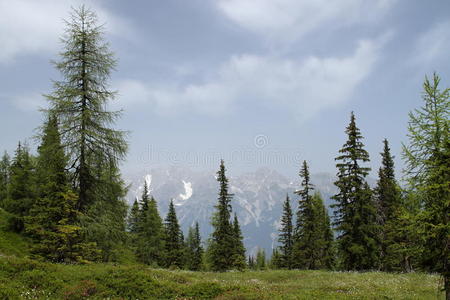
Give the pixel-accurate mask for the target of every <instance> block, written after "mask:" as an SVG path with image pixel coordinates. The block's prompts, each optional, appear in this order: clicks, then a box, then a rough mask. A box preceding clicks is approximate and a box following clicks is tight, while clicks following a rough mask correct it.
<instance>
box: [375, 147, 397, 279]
mask: <svg viewBox="0 0 450 300" xmlns="http://www.w3.org/2000/svg"><path fill="white" fill-rule="evenodd" d="M383 144H384V148H383V152H382V153H381V157H382V166H381V168H380V170H379V171H378V182H377V186H376V188H375V191H374V192H375V200H376V206H377V221H378V225H379V226H380V237H379V240H380V269H381V270H383V271H392V270H394V269H396V268H397V267H398V265H399V264H400V263H401V262H400V261H398V262H394V258H393V257H392V255H393V254H391V253H389V249H393V247H392V246H393V244H394V243H395V240H397V238H396V237H395V235H394V233H395V230H396V229H395V228H396V226H397V225H398V218H399V217H400V205H401V193H400V188H399V186H398V184H397V181H396V180H395V170H394V158H393V156H392V155H391V153H390V148H389V143H388V141H387V140H386V139H385V140H384V141H383Z"/></svg>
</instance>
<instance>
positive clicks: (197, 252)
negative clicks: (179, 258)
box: [186, 222, 203, 271]
mask: <svg viewBox="0 0 450 300" xmlns="http://www.w3.org/2000/svg"><path fill="white" fill-rule="evenodd" d="M186 245H187V248H188V252H187V268H188V269H189V270H191V271H199V270H201V268H202V257H203V247H202V241H201V237H200V227H199V225H198V222H195V226H194V227H189V233H188V237H187V241H186Z"/></svg>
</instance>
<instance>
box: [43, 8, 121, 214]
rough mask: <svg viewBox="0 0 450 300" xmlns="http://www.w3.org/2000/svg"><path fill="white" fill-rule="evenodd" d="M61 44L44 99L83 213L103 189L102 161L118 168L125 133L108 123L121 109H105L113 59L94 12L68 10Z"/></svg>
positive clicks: (115, 118) (82, 9)
mask: <svg viewBox="0 0 450 300" xmlns="http://www.w3.org/2000/svg"><path fill="white" fill-rule="evenodd" d="M62 43H63V45H64V50H63V52H61V53H60V57H61V59H60V61H58V62H56V63H55V66H56V69H57V70H58V71H60V73H61V75H62V80H60V81H55V83H54V91H53V93H52V94H50V95H48V96H47V98H48V100H49V102H50V109H49V110H50V112H51V113H52V114H54V115H55V116H56V117H57V118H58V120H59V121H60V126H61V137H62V142H63V145H64V147H65V148H66V151H67V153H68V155H69V158H70V164H69V166H70V167H71V170H72V171H73V180H74V187H75V188H76V192H77V194H78V200H77V209H78V210H80V211H84V212H86V211H87V209H88V207H89V206H90V205H92V204H93V203H94V202H95V201H96V199H97V197H98V195H99V194H100V195H101V193H102V189H103V188H104V186H103V185H104V184H105V182H102V181H100V182H99V181H98V179H99V177H98V176H96V175H97V173H98V171H99V169H98V168H99V167H100V168H101V167H104V163H107V164H111V167H112V168H114V167H117V165H118V163H119V161H120V160H122V159H123V158H124V156H125V153H126V151H127V143H126V142H125V140H124V135H125V133H124V132H122V131H118V130H114V129H112V128H111V127H110V126H111V125H112V124H113V123H114V122H115V120H117V118H118V117H119V116H120V112H111V111H108V110H106V107H107V104H108V103H109V102H110V101H111V100H112V99H113V98H114V95H115V92H112V91H110V90H109V89H108V79H109V77H110V73H111V71H112V70H113V69H114V67H115V65H116V60H115V59H114V57H113V54H112V52H111V51H110V50H109V47H108V44H107V43H106V42H105V41H104V37H103V27H102V26H100V25H98V23H97V17H96V15H95V13H94V12H93V11H90V10H88V9H86V8H85V7H84V6H81V7H80V8H78V9H74V10H73V12H72V15H71V19H70V20H69V21H67V22H66V32H65V35H64V36H63V38H62ZM99 160H100V161H101V162H102V164H100V165H99V164H98V163H97V162H98V161H99ZM106 184H108V182H106Z"/></svg>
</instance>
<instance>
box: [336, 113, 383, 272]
mask: <svg viewBox="0 0 450 300" xmlns="http://www.w3.org/2000/svg"><path fill="white" fill-rule="evenodd" d="M345 132H346V134H347V136H348V140H347V142H346V143H345V144H344V146H343V148H342V149H341V150H339V153H340V155H339V156H338V157H337V158H336V160H337V161H338V163H337V164H336V167H337V169H338V174H337V177H338V180H337V181H336V182H335V185H336V186H337V188H338V190H339V191H338V194H336V195H334V196H333V199H334V200H335V202H336V204H334V205H333V207H335V208H336V209H335V225H336V229H337V230H338V232H339V233H340V234H339V236H338V243H339V254H340V261H341V264H342V268H343V269H345V270H370V269H373V268H374V267H375V266H377V265H378V241H377V226H376V210H375V204H374V201H373V197H372V191H371V190H370V188H369V186H368V184H367V182H366V180H365V177H366V176H367V174H368V172H369V171H370V168H368V167H364V166H362V165H361V164H363V163H366V162H368V161H369V154H368V153H367V151H366V150H365V149H364V144H363V143H362V142H361V140H362V139H363V137H362V135H361V132H360V130H359V128H358V127H356V122H355V116H354V114H353V113H352V114H351V119H350V124H349V125H348V127H347V128H346V131H345Z"/></svg>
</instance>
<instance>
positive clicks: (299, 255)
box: [292, 161, 317, 269]
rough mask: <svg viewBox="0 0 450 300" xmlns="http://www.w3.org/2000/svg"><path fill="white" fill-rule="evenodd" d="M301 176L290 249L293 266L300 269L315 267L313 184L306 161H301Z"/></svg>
mask: <svg viewBox="0 0 450 300" xmlns="http://www.w3.org/2000/svg"><path fill="white" fill-rule="evenodd" d="M299 175H300V177H301V178H302V182H301V187H302V188H301V189H300V190H298V191H296V192H295V193H296V194H297V195H299V196H300V199H299V202H298V211H297V222H296V226H295V236H294V245H293V250H292V256H293V258H292V260H293V261H292V262H293V266H294V267H296V268H301V269H311V268H315V261H316V259H317V258H316V257H315V256H314V254H315V253H314V251H315V249H314V247H315V246H314V245H313V243H312V240H313V239H314V234H315V227H316V219H315V218H314V207H313V201H312V195H311V191H313V190H314V186H313V185H312V184H311V182H310V176H309V168H308V164H307V163H306V161H304V162H303V164H302V168H301V170H300V173H299Z"/></svg>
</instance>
